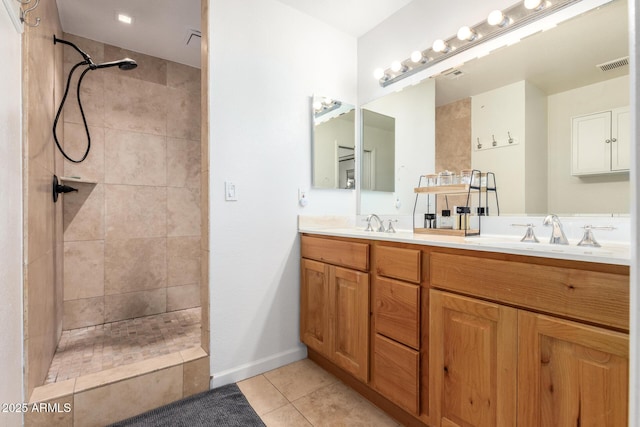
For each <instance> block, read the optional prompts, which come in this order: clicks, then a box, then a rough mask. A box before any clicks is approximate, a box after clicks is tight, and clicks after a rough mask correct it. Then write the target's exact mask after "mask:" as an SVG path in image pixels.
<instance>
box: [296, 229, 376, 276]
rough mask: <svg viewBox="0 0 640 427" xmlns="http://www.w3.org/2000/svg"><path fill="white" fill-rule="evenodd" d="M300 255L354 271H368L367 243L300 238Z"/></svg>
mask: <svg viewBox="0 0 640 427" xmlns="http://www.w3.org/2000/svg"><path fill="white" fill-rule="evenodd" d="M300 253H301V255H302V257H303V258H309V259H315V260H317V261H323V262H326V263H328V264H334V265H339V266H342V267H349V268H354V269H356V270H362V271H368V270H369V245H368V244H367V243H357V242H350V241H344V240H333V239H325V238H322V237H313V236H302V237H301V239H300Z"/></svg>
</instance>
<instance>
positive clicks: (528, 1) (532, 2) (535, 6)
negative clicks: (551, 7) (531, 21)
mask: <svg viewBox="0 0 640 427" xmlns="http://www.w3.org/2000/svg"><path fill="white" fill-rule="evenodd" d="M524 7H526V8H527V9H529V10H539V9H542V8H543V7H544V2H543V1H542V0H524Z"/></svg>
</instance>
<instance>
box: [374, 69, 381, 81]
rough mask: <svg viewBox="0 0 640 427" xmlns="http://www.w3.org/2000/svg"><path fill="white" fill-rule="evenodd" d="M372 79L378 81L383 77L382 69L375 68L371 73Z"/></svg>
mask: <svg viewBox="0 0 640 427" xmlns="http://www.w3.org/2000/svg"><path fill="white" fill-rule="evenodd" d="M373 77H375V79H376V80H380V79H381V78H383V77H384V70H383V69H382V68H376V69H375V70H374V71H373Z"/></svg>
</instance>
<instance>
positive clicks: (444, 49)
mask: <svg viewBox="0 0 640 427" xmlns="http://www.w3.org/2000/svg"><path fill="white" fill-rule="evenodd" d="M431 49H433V51H434V52H438V53H448V52H449V51H450V50H451V47H450V46H449V45H448V44H447V42H446V41H444V40H442V39H438V40H436V41H434V42H433V45H432V46H431Z"/></svg>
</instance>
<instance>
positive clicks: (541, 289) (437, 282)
mask: <svg viewBox="0 0 640 427" xmlns="http://www.w3.org/2000/svg"><path fill="white" fill-rule="evenodd" d="M430 263H431V264H430V270H431V286H432V287H435V288H440V289H448V290H452V291H459V292H462V293H465V294H468V295H473V296H478V297H481V298H486V299H490V300H494V301H498V302H503V303H507V304H512V305H516V306H521V307H525V308H530V309H534V310H537V311H542V312H547V313H551V314H557V315H560V316H566V317H571V318H574V319H578V320H584V321H588V322H594V323H598V324H601V325H605V326H610V327H615V328H620V329H624V330H628V329H629V320H628V318H629V276H627V275H622V274H613V273H604V272H596V271H588V270H580V269H577V268H568V267H554V266H547V265H537V264H527V263H524V262H516V261H504V260H496V259H488V258H480V257H473V256H464V255H453V254H444V253H435V252H434V253H431V256H430Z"/></svg>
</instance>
